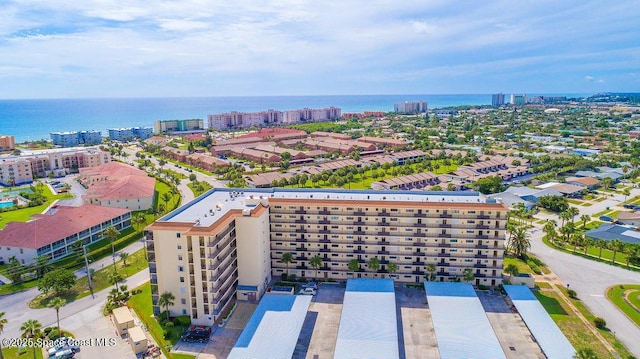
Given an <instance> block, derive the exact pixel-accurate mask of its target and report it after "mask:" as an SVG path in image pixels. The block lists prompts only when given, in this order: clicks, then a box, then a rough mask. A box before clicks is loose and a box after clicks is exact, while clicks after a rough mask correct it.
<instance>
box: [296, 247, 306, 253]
mask: <svg viewBox="0 0 640 359" xmlns="http://www.w3.org/2000/svg"><path fill="white" fill-rule="evenodd" d="M307 249H308V248H306V247H296V251H298V252H300V251H306V250H307Z"/></svg>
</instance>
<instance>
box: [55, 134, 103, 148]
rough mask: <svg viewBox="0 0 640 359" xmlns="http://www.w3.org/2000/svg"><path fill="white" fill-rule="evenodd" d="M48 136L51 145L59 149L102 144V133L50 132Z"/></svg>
mask: <svg viewBox="0 0 640 359" xmlns="http://www.w3.org/2000/svg"><path fill="white" fill-rule="evenodd" d="M50 135H51V140H52V142H53V144H54V145H55V146H60V147H74V146H78V145H99V144H100V143H102V133H100V131H94V130H85V131H69V132H52V133H51V134H50Z"/></svg>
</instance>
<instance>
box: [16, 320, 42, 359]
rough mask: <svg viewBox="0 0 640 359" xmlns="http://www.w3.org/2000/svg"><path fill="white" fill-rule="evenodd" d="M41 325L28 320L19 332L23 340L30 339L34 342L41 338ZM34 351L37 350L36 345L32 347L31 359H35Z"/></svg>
mask: <svg viewBox="0 0 640 359" xmlns="http://www.w3.org/2000/svg"><path fill="white" fill-rule="evenodd" d="M41 328H42V324H40V322H39V321H37V320H35V319H29V320H27V321H26V322H24V323H22V326H21V327H20V330H22V337H23V338H31V339H33V340H34V341H35V340H37V339H38V338H40V337H42V331H41V330H40V329H41ZM36 349H38V350H39V348H38V346H37V345H34V346H33V359H36Z"/></svg>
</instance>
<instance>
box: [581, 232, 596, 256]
mask: <svg viewBox="0 0 640 359" xmlns="http://www.w3.org/2000/svg"><path fill="white" fill-rule="evenodd" d="M595 242H596V241H595V240H594V239H593V238H590V237H587V236H584V237H582V247H583V249H584V255H585V256H586V255H587V250H588V249H589V247H591V246H593V245H594V244H595Z"/></svg>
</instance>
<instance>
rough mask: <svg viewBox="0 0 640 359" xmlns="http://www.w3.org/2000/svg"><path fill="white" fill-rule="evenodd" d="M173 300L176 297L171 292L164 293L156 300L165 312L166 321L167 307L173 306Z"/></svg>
mask: <svg viewBox="0 0 640 359" xmlns="http://www.w3.org/2000/svg"><path fill="white" fill-rule="evenodd" d="M174 300H176V297H175V296H174V295H173V293H171V292H164V293H162V294H160V298H158V306H160V307H165V309H166V311H167V320H169V307H170V306H172V305H173V304H174V302H173V301H174Z"/></svg>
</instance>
